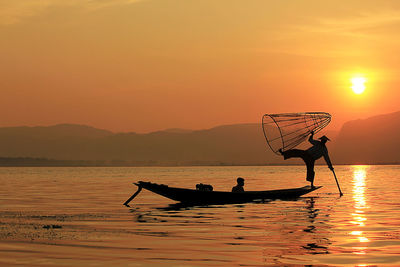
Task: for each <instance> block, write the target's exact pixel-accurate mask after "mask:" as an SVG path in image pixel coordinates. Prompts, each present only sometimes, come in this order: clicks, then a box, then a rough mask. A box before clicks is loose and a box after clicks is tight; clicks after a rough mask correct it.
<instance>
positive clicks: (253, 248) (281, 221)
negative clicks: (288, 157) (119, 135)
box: [0, 166, 400, 266]
mask: <svg viewBox="0 0 400 267" xmlns="http://www.w3.org/2000/svg"><path fill="white" fill-rule="evenodd" d="M335 171H336V174H337V177H338V179H339V182H340V185H341V188H342V191H343V193H344V196H343V197H339V194H338V189H337V187H336V183H335V180H334V177H333V175H332V173H331V172H330V171H329V169H328V168H327V167H326V166H317V167H316V182H315V184H316V185H323V188H321V189H319V190H317V191H314V192H312V193H310V194H308V195H306V196H304V197H302V198H299V199H298V200H295V201H293V200H292V201H281V200H276V201H271V202H267V203H248V204H234V205H213V206H201V207H187V208H179V206H176V205H172V204H173V203H174V201H172V200H169V199H166V198H163V197H161V196H159V195H156V194H154V193H151V192H149V191H147V190H142V192H141V193H140V194H139V195H138V196H137V197H136V198H135V199H134V200H133V201H132V202H131V207H130V208H128V207H125V206H123V205H122V203H123V202H124V201H125V200H126V199H128V198H129V197H130V196H131V195H132V194H133V193H134V192H135V191H136V186H134V185H132V182H134V181H138V180H144V181H152V182H157V183H164V184H168V185H170V186H177V187H186V188H194V187H195V184H197V183H200V182H202V183H208V184H212V185H213V186H214V190H230V189H231V188H232V186H233V185H234V184H235V180H236V177H237V176H242V177H244V178H245V179H246V185H245V189H246V190H263V189H278V188H290V187H299V186H303V185H306V184H307V183H306V182H305V179H304V177H305V168H304V167H303V166H291V167H278V166H268V167H160V168H150V167H143V168H0V183H1V187H0V265H1V266H13V265H26V266H28V265H29V266H274V265H275V266H299V265H313V266H341V265H344V266H374V265H376V266H400V227H399V226H400V201H399V195H400V166H337V167H336V168H335Z"/></svg>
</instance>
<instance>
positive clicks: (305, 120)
mask: <svg viewBox="0 0 400 267" xmlns="http://www.w3.org/2000/svg"><path fill="white" fill-rule="evenodd" d="M331 118H332V116H331V114H329V113H327V112H301V113H278V114H264V116H263V117H262V128H263V132H264V137H265V140H266V141H267V144H268V146H269V147H270V148H271V150H272V151H273V152H274V153H275V154H277V155H280V153H279V149H282V151H287V150H289V149H292V148H294V147H296V146H298V145H299V144H301V143H303V142H304V141H305V140H306V139H307V137H308V136H309V135H310V133H311V132H312V131H314V133H317V132H319V131H321V130H322V129H323V128H325V127H326V126H327V125H328V124H329V123H330V121H331ZM287 123H288V124H287ZM297 124H298V125H301V124H303V125H304V127H299V129H298V130H296V131H292V132H285V131H284V129H283V127H285V128H287V127H292V126H296V125H297ZM268 126H272V127H276V129H278V132H279V135H278V136H276V137H275V136H271V134H268V129H267V128H268ZM279 140H280V142H279ZM276 143H278V144H279V145H277V144H276Z"/></svg>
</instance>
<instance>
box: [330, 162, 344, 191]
mask: <svg viewBox="0 0 400 267" xmlns="http://www.w3.org/2000/svg"><path fill="white" fill-rule="evenodd" d="M332 172H333V176H334V177H335V181H336V185H337V188H338V189H339V193H340V196H343V193H342V190H340V186H339V182H338V180H337V178H336V173H335V170H333V169H332Z"/></svg>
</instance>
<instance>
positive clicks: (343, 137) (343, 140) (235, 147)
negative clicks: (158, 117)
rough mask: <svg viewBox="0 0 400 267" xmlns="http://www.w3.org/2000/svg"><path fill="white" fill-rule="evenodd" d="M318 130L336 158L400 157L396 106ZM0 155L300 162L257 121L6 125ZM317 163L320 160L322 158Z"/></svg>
mask: <svg viewBox="0 0 400 267" xmlns="http://www.w3.org/2000/svg"><path fill="white" fill-rule="evenodd" d="M328 129H329V128H328ZM321 134H326V135H328V136H329V137H330V138H331V139H332V142H329V143H328V148H329V151H330V154H331V158H332V161H333V162H334V163H335V164H339V163H341V164H343V163H348V164H363V163H364V164H368V163H400V152H399V148H400V139H399V138H398V137H399V136H400V112H397V113H392V114H386V115H379V116H375V117H371V118H368V119H365V120H356V121H350V122H347V123H345V124H344V125H343V127H342V129H341V130H340V132H334V131H325V132H321V133H318V134H317V136H320V135H321ZM307 146H308V144H304V145H303V147H307ZM0 157H1V158H3V159H2V162H4V165H7V164H9V163H10V162H18V164H19V165H22V164H23V163H22V162H21V161H24V160H26V161H29V162H30V164H32V165H38V164H40V162H50V163H51V164H52V166H53V165H62V164H64V162H69V163H68V164H73V165H77V166H79V165H81V164H83V163H82V162H76V161H86V162H89V163H88V164H89V165H91V166H92V165H102V164H105V165H118V166H123V165H127V166H142V165H260V164H299V163H300V164H302V163H301V161H300V160H290V161H283V160H282V158H281V157H279V156H277V155H275V154H273V153H272V152H271V150H270V149H269V148H268V146H267V144H266V141H265V139H264V135H263V131H262V129H261V125H260V124H255V123H254V124H253V123H250V124H235V125H224V126H219V127H215V128H211V129H206V130H196V131H191V130H180V129H167V130H164V131H158V132H152V133H147V134H138V133H133V132H131V133H113V132H110V131H107V130H100V129H96V128H93V127H89V126H85V125H73V124H60V125H55V126H48V127H43V126H40V127H5V128H0ZM9 158H11V159H9ZM37 159H40V160H37ZM47 159H49V160H47ZM52 160H53V161H52ZM54 160H55V161H54ZM71 161H73V162H72V163H71ZM50 163H49V164H50ZM318 163H321V164H324V162H323V160H320V161H318ZM0 165H1V164H0Z"/></svg>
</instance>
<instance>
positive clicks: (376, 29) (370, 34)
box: [296, 10, 400, 38]
mask: <svg viewBox="0 0 400 267" xmlns="http://www.w3.org/2000/svg"><path fill="white" fill-rule="evenodd" d="M399 23H400V11H393V10H390V11H386V12H385V11H382V12H378V13H374V14H372V13H363V14H359V15H358V16H351V17H347V18H318V19H316V20H315V21H313V23H312V24H308V25H300V26H296V28H297V29H298V30H301V31H303V32H311V33H326V34H336V35H342V36H354V37H364V38H375V37H378V36H379V35H381V34H382V33H383V32H388V31H387V29H390V26H391V25H396V24H399ZM389 33H390V34H396V35H397V33H394V32H389Z"/></svg>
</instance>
